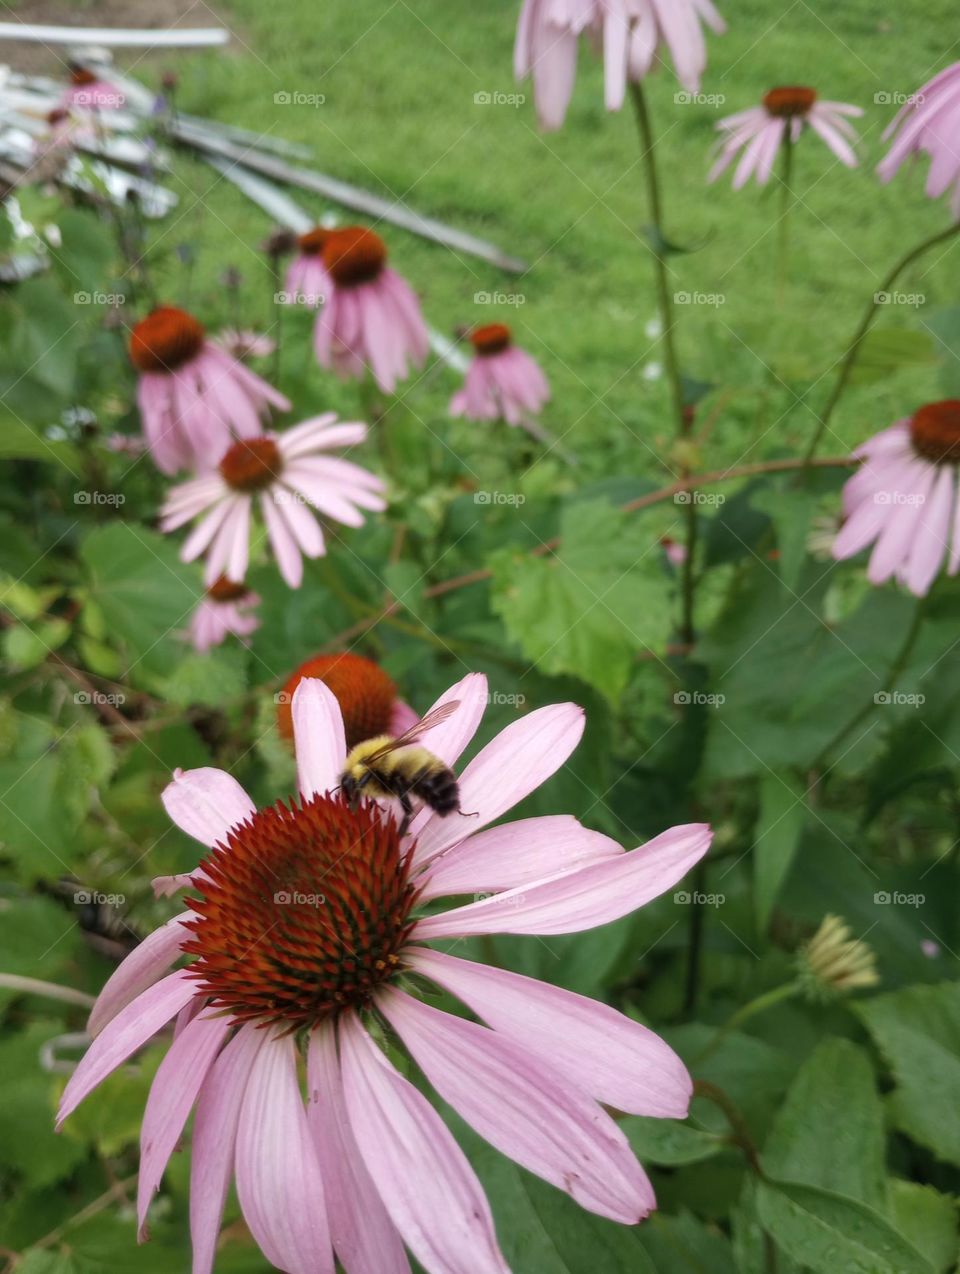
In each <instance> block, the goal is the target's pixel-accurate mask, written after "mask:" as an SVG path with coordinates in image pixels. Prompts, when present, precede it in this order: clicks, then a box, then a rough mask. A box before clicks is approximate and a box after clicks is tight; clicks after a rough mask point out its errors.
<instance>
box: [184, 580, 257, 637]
mask: <svg viewBox="0 0 960 1274" xmlns="http://www.w3.org/2000/svg"><path fill="white" fill-rule="evenodd" d="M259 605H260V598H259V597H258V596H257V595H256V593H251V592H250V590H249V589H248V588H247V586H246V584H236V583H234V582H233V580H228V579H227V578H226V576H224V575H221V576H220V578H219V579H217V580H214V582H213V583H212V584H211V585H210V587H209V588H208V589H207V591H206V593H205V594H204V595H203V597H202V598H201V599H200V601H199V602H198V603H197V608H196V610H195V611H194V612H193V615H192V616H191V617H190V631H189V635H190V642H191V644H192V645H193V648H194V650H198V651H200V653H201V654H205V653H206V652H207V651H208V650H211V649H212V648H213V647H214V646H219V645H220V644H221V643H222V642H223V641H225V640H226V638H227V635H228V634H229V633H233V634H234V635H235V636H237V637H249V636H250V634H251V633H253V632H256V630H257V629H258V628H259V627H260V620H259V619H257V617H256V615H252V614H251V613H250V612H251V611H252V610H253V609H254V608H255V607H257V606H259Z"/></svg>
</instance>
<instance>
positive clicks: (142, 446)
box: [103, 433, 147, 456]
mask: <svg viewBox="0 0 960 1274" xmlns="http://www.w3.org/2000/svg"><path fill="white" fill-rule="evenodd" d="M103 445H104V446H105V447H106V449H107V450H108V451H115V452H116V453H117V455H120V456H142V455H143V453H144V452H145V451H146V449H147V444H146V443H145V442H144V440H143V439H142V438H135V437H133V436H132V435H130V434H121V433H112V434H107V436H106V437H105V438H104V440H103Z"/></svg>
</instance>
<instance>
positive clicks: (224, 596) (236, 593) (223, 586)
mask: <svg viewBox="0 0 960 1274" xmlns="http://www.w3.org/2000/svg"><path fill="white" fill-rule="evenodd" d="M246 593H247V586H246V584H238V583H236V581H235V580H232V579H227V577H226V575H221V576H220V578H219V579H217V580H214V582H213V583H212V584H211V585H210V587H209V588H208V589H207V596H208V597H209V598H210V600H211V601H212V602H238V601H239V600H240V598H241V597H245V596H246Z"/></svg>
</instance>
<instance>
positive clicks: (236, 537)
mask: <svg viewBox="0 0 960 1274" xmlns="http://www.w3.org/2000/svg"><path fill="white" fill-rule="evenodd" d="M366 436H367V427H366V425H364V424H360V423H359V422H356V421H352V422H338V421H337V417H336V416H335V415H334V414H333V412H328V413H327V414H326V415H324V416H316V417H314V418H313V419H311V420H305V421H304V422H303V424H301V425H297V426H296V427H295V428H293V429H288V430H286V432H285V433H282V434H262V435H261V436H260V437H258V438H241V439H238V440H237V441H236V442H234V443H232V444H231V445H230V446H229V447H228V448H227V450H226V451H225V452H223V453H222V454H221V457H220V463H219V464H218V466H217V471H216V473H213V474H210V475H208V476H205V477H201V478H195V479H193V480H192V481H190V482H182V483H180V485H179V486H176V487H174V488H173V489H172V491H171V492H170V493H169V495H168V496H167V499H166V501H165V502H164V506H163V511H162V515H161V520H160V526H161V529H162V530H164V531H174V530H176V529H177V527H180V526H183V525H184V524H185V523H186V522H189V521H191V520H192V519H193V518H196V517H199V516H200V515H201V514H203V515H204V516H203V518H202V520H201V521H200V522H199V523H198V525H197V526H196V527H195V528H194V530H193V532H192V533H191V535H190V536H189V537H188V539H187V542H186V543H185V544H184V546H183V550H182V552H181V554H180V556H181V558H182V560H183V561H184V562H192V561H194V560H195V559H196V558H198V557H200V556H203V555H205V557H206V570H205V573H204V579H205V581H206V583H207V584H208V585H210V584H212V583H213V582H214V580H216V579H219V577H220V576H221V575H225V576H226V577H227V579H229V580H233V581H234V582H235V583H240V582H241V581H242V580H243V578H244V576H245V575H246V573H247V565H248V562H249V554H250V523H251V516H252V512H253V505H254V500H255V499H257V500H258V502H259V507H260V511H261V513H262V515H263V520H264V522H265V524H266V528H267V536H268V538H269V540H270V544H271V546H272V548H273V551H274V554H275V555H276V558H277V563H278V565H279V567H280V574H281V575H282V576H283V578H284V579H285V580H286V581H287V583H288V584H289V585H290V587H291V588H299V587H300V582H301V580H302V578H303V559H302V557H301V554H305V555H306V556H307V557H322V556H323V554H324V553H325V552H326V546H325V542H324V536H323V532H322V530H321V529H320V525H319V523H318V522H317V519H316V517H315V516H314V515H313V513H312V512H311V509H316V510H317V512H318V513H321V514H322V515H323V516H324V517H325V518H328V519H331V520H333V521H335V522H343V523H344V524H345V525H346V526H362V525H363V523H364V517H363V514H362V513H361V512H360V510H361V509H370V510H373V511H376V512H379V511H380V510H382V509H384V508H385V507H386V505H385V503H384V500H383V496H382V494H381V493H382V491H383V483H382V482H381V481H380V479H379V478H377V477H375V476H374V475H373V474H372V473H369V472H368V471H367V470H366V469H361V468H360V466H359V465H355V464H353V463H351V462H350V461H348V460H343V459H340V458H339V457H332V456H326V455H324V454H323V453H324V452H326V451H329V450H330V448H332V447H345V446H353V445H354V444H356V443H359V442H363V440H364V438H366Z"/></svg>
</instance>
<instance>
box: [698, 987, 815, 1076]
mask: <svg viewBox="0 0 960 1274" xmlns="http://www.w3.org/2000/svg"><path fill="white" fill-rule="evenodd" d="M799 990H800V983H799V982H796V981H794V982H786V983H784V985H783V986H776V987H774V988H773V989H772V990H770V991H764V992H763V994H762V995H758V996H757V997H756V999H753V1000H750V1001H749V1003H747V1004H742V1005H741V1006H740V1008H739V1009H737V1011H736V1012H735V1013H732V1014H731V1015H730V1017H728V1018H727V1020H726V1021H725V1022H724V1024H723V1025H722V1026H721V1027H720V1029H719V1030H718V1031H717V1033H716V1035H714V1037H713V1039H711V1040H710V1041H709V1043H708V1044H706V1045H705V1047H704V1048H702V1049H701V1050H700V1052H699V1053H697V1055H696V1057H694V1058H693V1060H692V1062H691V1063H690V1064H691V1065H692V1066H695V1065H696V1064H697V1063H698V1062H702V1061H705V1060H706V1058H708V1057H710V1056H712V1054H713V1053H715V1052H716V1051H717V1049H718V1048H719V1047H720V1045H721V1044H722V1043H723V1041H724V1040H725V1039H726V1038H727V1036H728V1035H730V1033H731V1032H732V1031H735V1030H737V1028H738V1027H741V1026H743V1024H744V1022H748V1021H749V1020H750V1018H752V1017H755V1016H756V1015H757V1014H758V1013H765V1012H766V1010H767V1009H772V1008H773V1007H774V1006H775V1005H777V1004H780V1003H782V1002H783V1001H784V1000H789V999H790V998H791V996H794V995H796V994H797V992H798V991H799Z"/></svg>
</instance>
